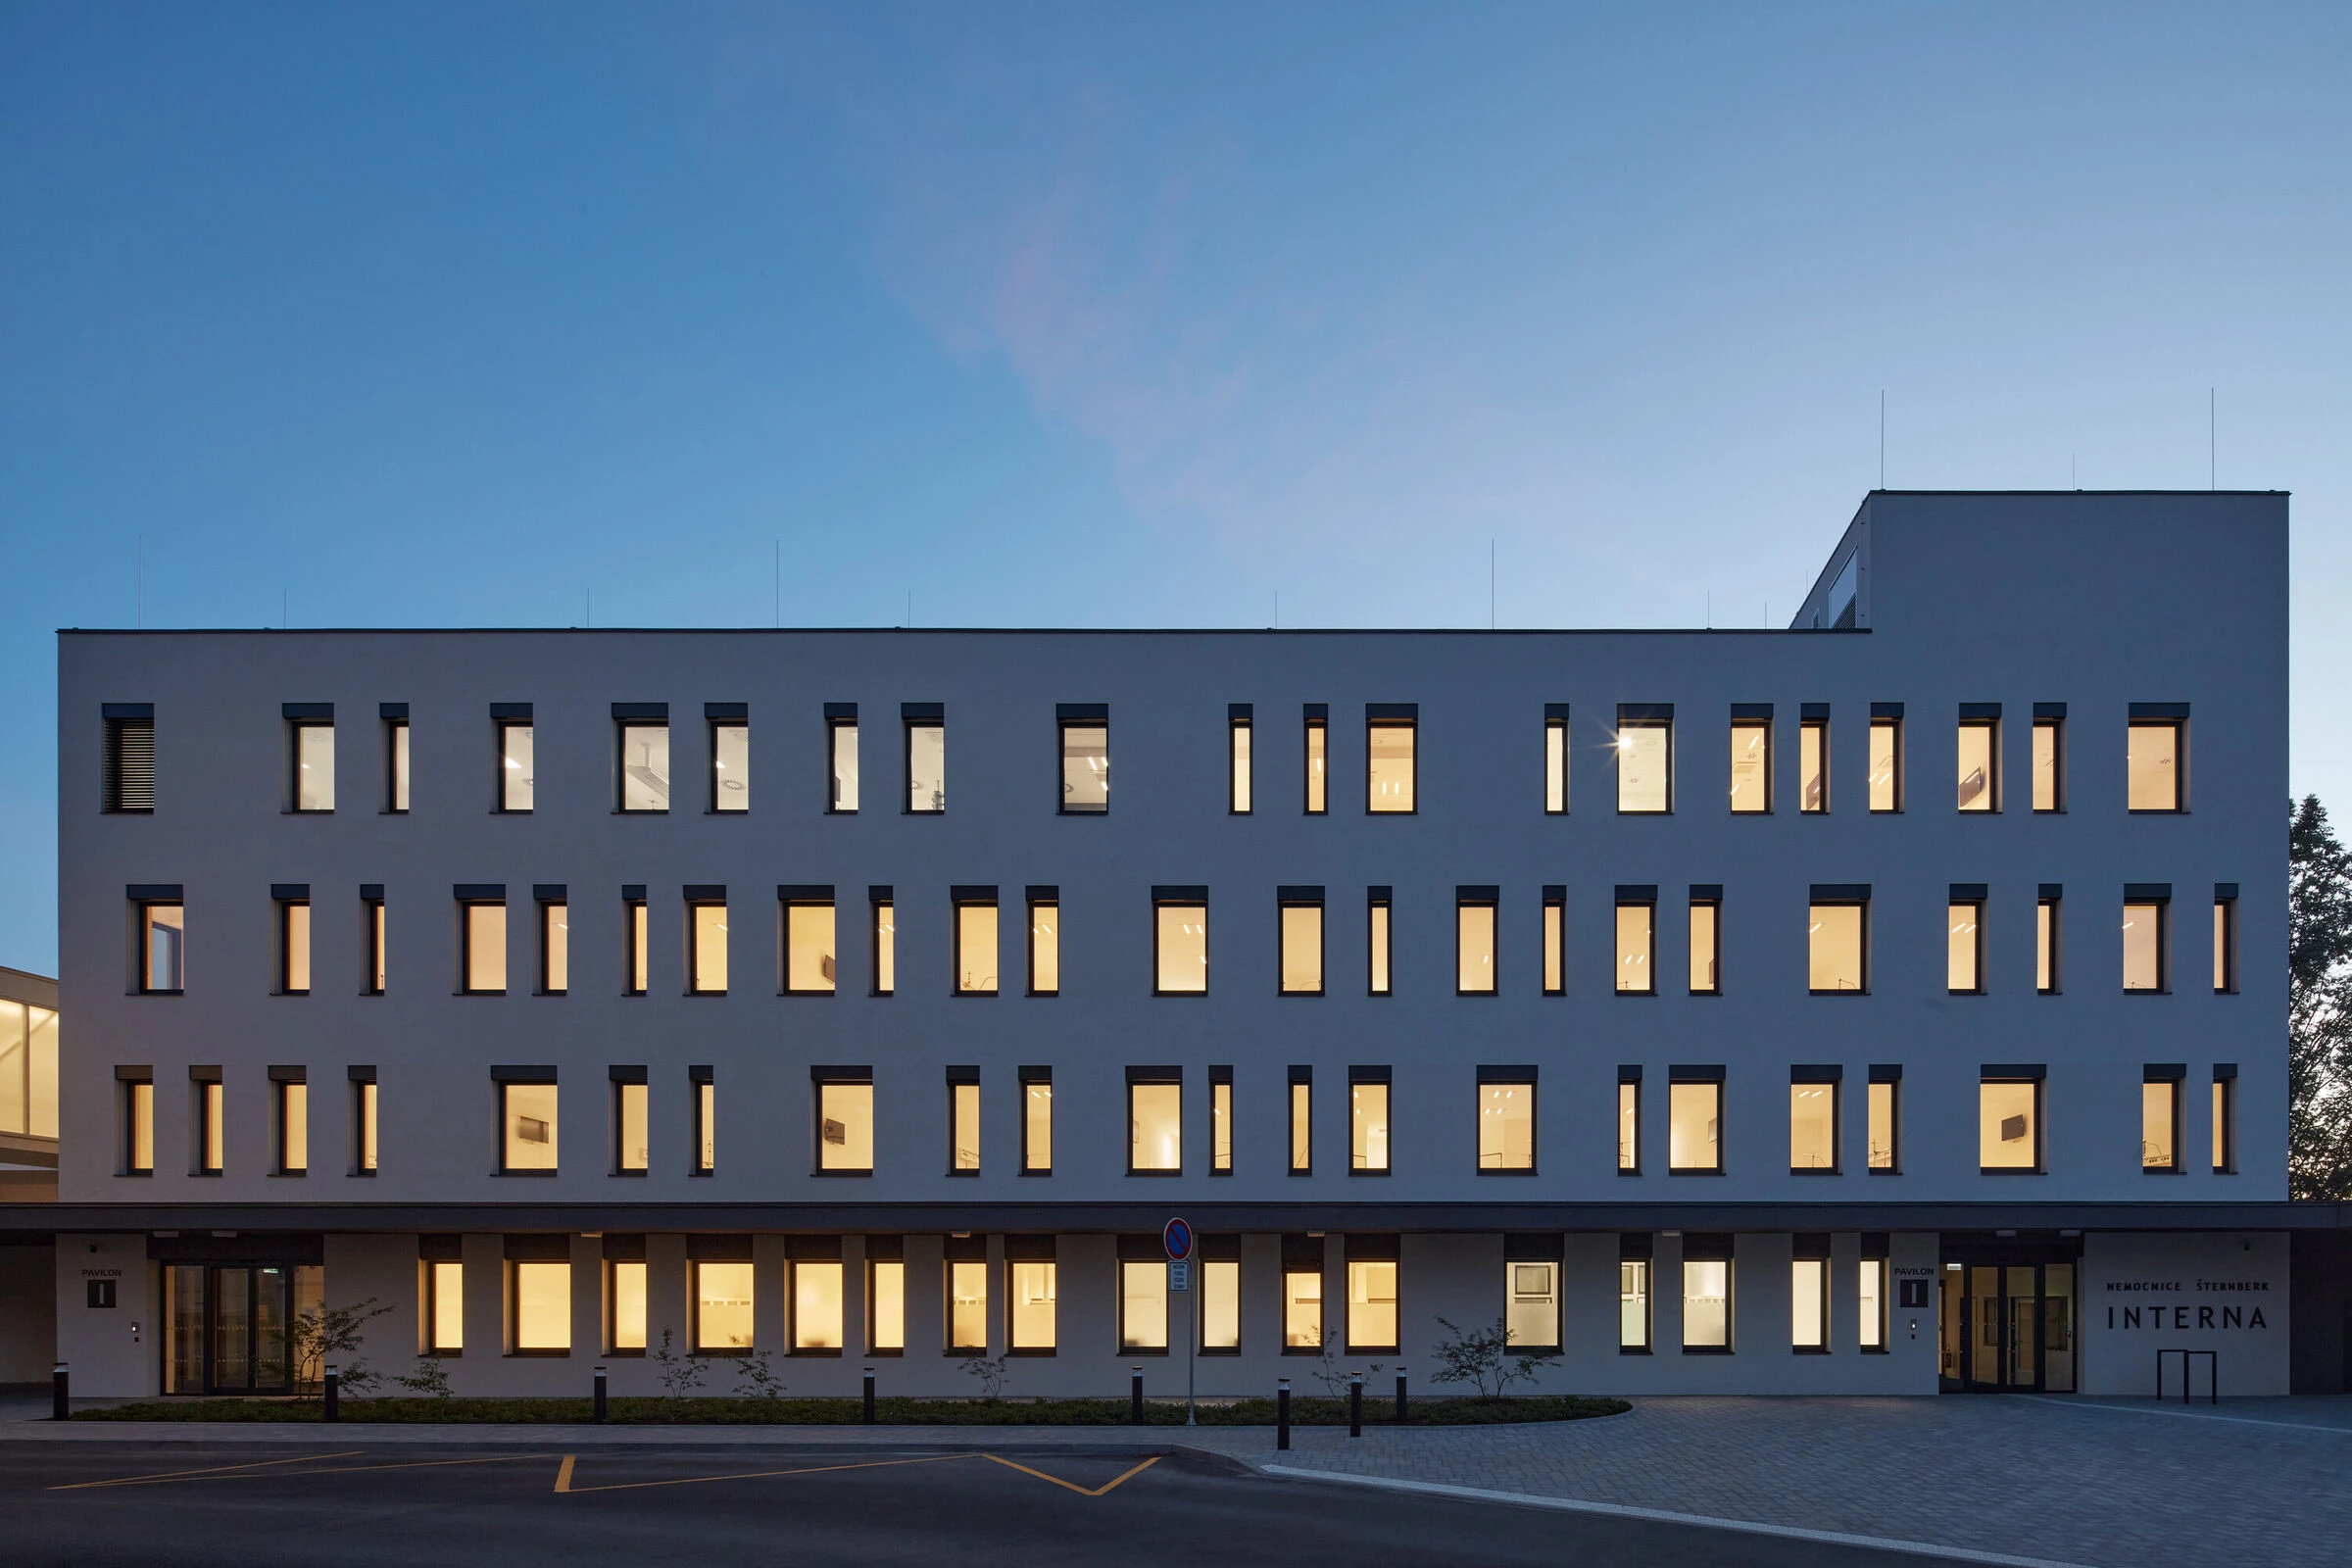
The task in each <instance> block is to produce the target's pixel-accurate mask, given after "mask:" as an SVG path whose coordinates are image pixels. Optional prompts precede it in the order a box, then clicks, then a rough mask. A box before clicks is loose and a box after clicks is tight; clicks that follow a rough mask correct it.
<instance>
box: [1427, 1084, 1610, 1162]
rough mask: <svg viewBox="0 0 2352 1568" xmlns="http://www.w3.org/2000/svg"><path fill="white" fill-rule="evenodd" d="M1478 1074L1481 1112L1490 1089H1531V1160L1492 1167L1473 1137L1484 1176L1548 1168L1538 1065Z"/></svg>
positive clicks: (1473, 1155) (1472, 1152)
mask: <svg viewBox="0 0 2352 1568" xmlns="http://www.w3.org/2000/svg"><path fill="white" fill-rule="evenodd" d="M1477 1074H1478V1079H1477V1087H1478V1100H1479V1103H1478V1105H1477V1107H1476V1108H1477V1110H1478V1112H1479V1114H1481V1115H1483V1114H1485V1112H1486V1105H1485V1101H1486V1098H1487V1095H1486V1092H1487V1091H1488V1090H1489V1089H1524V1090H1526V1091H1527V1163H1526V1164H1525V1165H1496V1166H1495V1167H1493V1168H1492V1169H1490V1168H1489V1167H1488V1166H1486V1165H1485V1164H1483V1163H1480V1162H1479V1160H1480V1155H1479V1152H1478V1141H1477V1139H1476V1138H1473V1139H1472V1140H1471V1144H1470V1158H1471V1161H1472V1167H1473V1168H1474V1169H1475V1170H1476V1171H1477V1173H1478V1174H1479V1175H1481V1176H1502V1177H1511V1176H1535V1175H1538V1174H1540V1173H1541V1172H1542V1170H1543V1168H1544V1157H1543V1155H1544V1122H1543V1114H1544V1102H1543V1100H1542V1099H1541V1098H1540V1097H1539V1096H1538V1094H1537V1092H1536V1083H1537V1077H1538V1074H1537V1069H1536V1067H1535V1065H1534V1064H1532V1063H1531V1064H1528V1065H1526V1066H1500V1067H1496V1066H1482V1067H1480V1068H1478V1069H1477ZM1396 1109H1397V1107H1396V1104H1395V1103H1394V1100H1393V1099H1392V1102H1391V1103H1390V1106H1389V1112H1390V1114H1391V1115H1392V1116H1394V1115H1395V1114H1396ZM1615 1111H1616V1107H1615V1106H1614V1105H1612V1106H1611V1107H1610V1113H1611V1114H1612V1115H1614V1114H1615ZM1391 1141H1392V1143H1393V1142H1394V1141H1395V1134H1394V1133H1393V1132H1392V1134H1391Z"/></svg>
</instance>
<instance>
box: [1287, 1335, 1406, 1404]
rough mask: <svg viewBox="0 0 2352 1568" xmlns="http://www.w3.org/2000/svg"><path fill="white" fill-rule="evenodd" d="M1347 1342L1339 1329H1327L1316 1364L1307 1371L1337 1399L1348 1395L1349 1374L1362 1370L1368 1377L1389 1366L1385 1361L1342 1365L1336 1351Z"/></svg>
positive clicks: (1309, 1375) (1326, 1391) (1316, 1357)
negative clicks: (1341, 1336)
mask: <svg viewBox="0 0 2352 1568" xmlns="http://www.w3.org/2000/svg"><path fill="white" fill-rule="evenodd" d="M1345 1343H1346V1342H1345V1341H1343V1340H1342V1339H1341V1338H1340V1331H1339V1330H1338V1329H1326V1330H1325V1331H1324V1333H1323V1348H1321V1349H1320V1350H1317V1351H1316V1352H1315V1361H1314V1365H1313V1366H1311V1367H1309V1368H1308V1369H1307V1373H1306V1375H1307V1376H1308V1377H1310V1378H1313V1379H1314V1380H1315V1381H1316V1382H1317V1383H1320V1384H1322V1385H1323V1390H1324V1392H1325V1393H1327V1394H1329V1395H1330V1396H1331V1397H1333V1398H1335V1399H1345V1398H1347V1397H1348V1378H1349V1374H1351V1373H1353V1372H1358V1371H1360V1372H1362V1373H1363V1374H1364V1375H1365V1376H1366V1377H1371V1376H1373V1375H1374V1374H1376V1373H1379V1372H1381V1371H1384V1370H1386V1369H1387V1366H1388V1363H1387V1362H1385V1361H1374V1362H1373V1363H1372V1364H1371V1365H1369V1366H1365V1367H1345V1366H1342V1365H1341V1364H1340V1358H1339V1356H1338V1355H1337V1354H1336V1353H1334V1352H1335V1351H1336V1350H1337V1349H1338V1348H1340V1347H1341V1346H1342V1345H1344V1344H1345Z"/></svg>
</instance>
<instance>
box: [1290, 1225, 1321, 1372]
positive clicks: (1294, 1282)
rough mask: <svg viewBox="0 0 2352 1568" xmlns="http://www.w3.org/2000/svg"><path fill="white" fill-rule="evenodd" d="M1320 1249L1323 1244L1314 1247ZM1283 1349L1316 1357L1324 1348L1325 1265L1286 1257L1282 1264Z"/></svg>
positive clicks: (1319, 1243)
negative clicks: (1306, 1262)
mask: <svg viewBox="0 0 2352 1568" xmlns="http://www.w3.org/2000/svg"><path fill="white" fill-rule="evenodd" d="M1314 1245H1315V1246H1316V1247H1318V1248H1320V1247H1321V1246H1322V1245H1323V1244H1322V1243H1321V1242H1316V1243H1315V1244H1314ZM1282 1346H1283V1348H1284V1350H1286V1351H1291V1350H1299V1351H1304V1352H1305V1353H1306V1354H1309V1355H1312V1354H1314V1353H1315V1352H1316V1351H1318V1350H1320V1349H1322V1348H1323V1266H1322V1265H1321V1264H1320V1263H1316V1264H1312V1265H1308V1264H1302V1263H1296V1262H1293V1261H1292V1260H1291V1259H1289V1258H1285V1259H1284V1260H1283V1264H1282Z"/></svg>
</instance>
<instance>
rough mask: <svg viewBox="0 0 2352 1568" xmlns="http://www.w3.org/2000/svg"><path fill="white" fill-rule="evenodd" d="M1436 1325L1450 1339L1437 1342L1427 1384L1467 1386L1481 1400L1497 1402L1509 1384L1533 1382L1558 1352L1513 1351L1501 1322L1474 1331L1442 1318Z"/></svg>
mask: <svg viewBox="0 0 2352 1568" xmlns="http://www.w3.org/2000/svg"><path fill="white" fill-rule="evenodd" d="M1438 1322H1439V1324H1440V1325H1442V1326H1443V1327H1445V1328H1446V1330H1448V1331H1449V1332H1451V1334H1452V1335H1453V1338H1452V1339H1450V1340H1441V1341H1439V1342H1438V1346H1437V1357H1438V1370H1437V1371H1436V1372H1435V1373H1433V1374H1431V1376H1430V1382H1432V1383H1467V1384H1469V1385H1470V1386H1471V1387H1472V1388H1474V1389H1476V1390H1478V1397H1480V1398H1482V1399H1499V1398H1501V1397H1503V1395H1504V1394H1505V1393H1506V1392H1507V1391H1508V1390H1509V1389H1510V1386H1511V1385H1512V1384H1514V1383H1533V1382H1535V1381H1536V1373H1537V1372H1539V1371H1541V1370H1542V1369H1543V1367H1544V1363H1545V1362H1547V1361H1556V1360H1558V1359H1559V1355H1560V1352H1559V1351H1557V1350H1517V1351H1514V1350H1513V1349H1512V1348H1511V1331H1510V1327H1509V1325H1508V1324H1506V1323H1505V1322H1504V1321H1503V1320H1502V1319H1501V1318H1496V1319H1495V1326H1494V1327H1493V1328H1486V1329H1477V1330H1468V1329H1461V1328H1456V1327H1455V1326H1454V1325H1453V1324H1452V1323H1451V1322H1448V1321H1447V1320H1446V1319H1445V1318H1440V1319H1438Z"/></svg>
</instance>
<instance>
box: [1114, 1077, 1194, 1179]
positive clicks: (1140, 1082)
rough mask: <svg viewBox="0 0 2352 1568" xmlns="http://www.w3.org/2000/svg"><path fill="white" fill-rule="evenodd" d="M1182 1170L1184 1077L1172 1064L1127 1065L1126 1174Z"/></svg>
mask: <svg viewBox="0 0 2352 1568" xmlns="http://www.w3.org/2000/svg"><path fill="white" fill-rule="evenodd" d="M1183 1171H1184V1078H1183V1074H1182V1073H1181V1072H1180V1071H1179V1070H1178V1069H1177V1068H1174V1067H1130V1068H1128V1069H1127V1174H1128V1175H1130V1176H1145V1175H1150V1176H1176V1175H1181V1174H1183Z"/></svg>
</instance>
